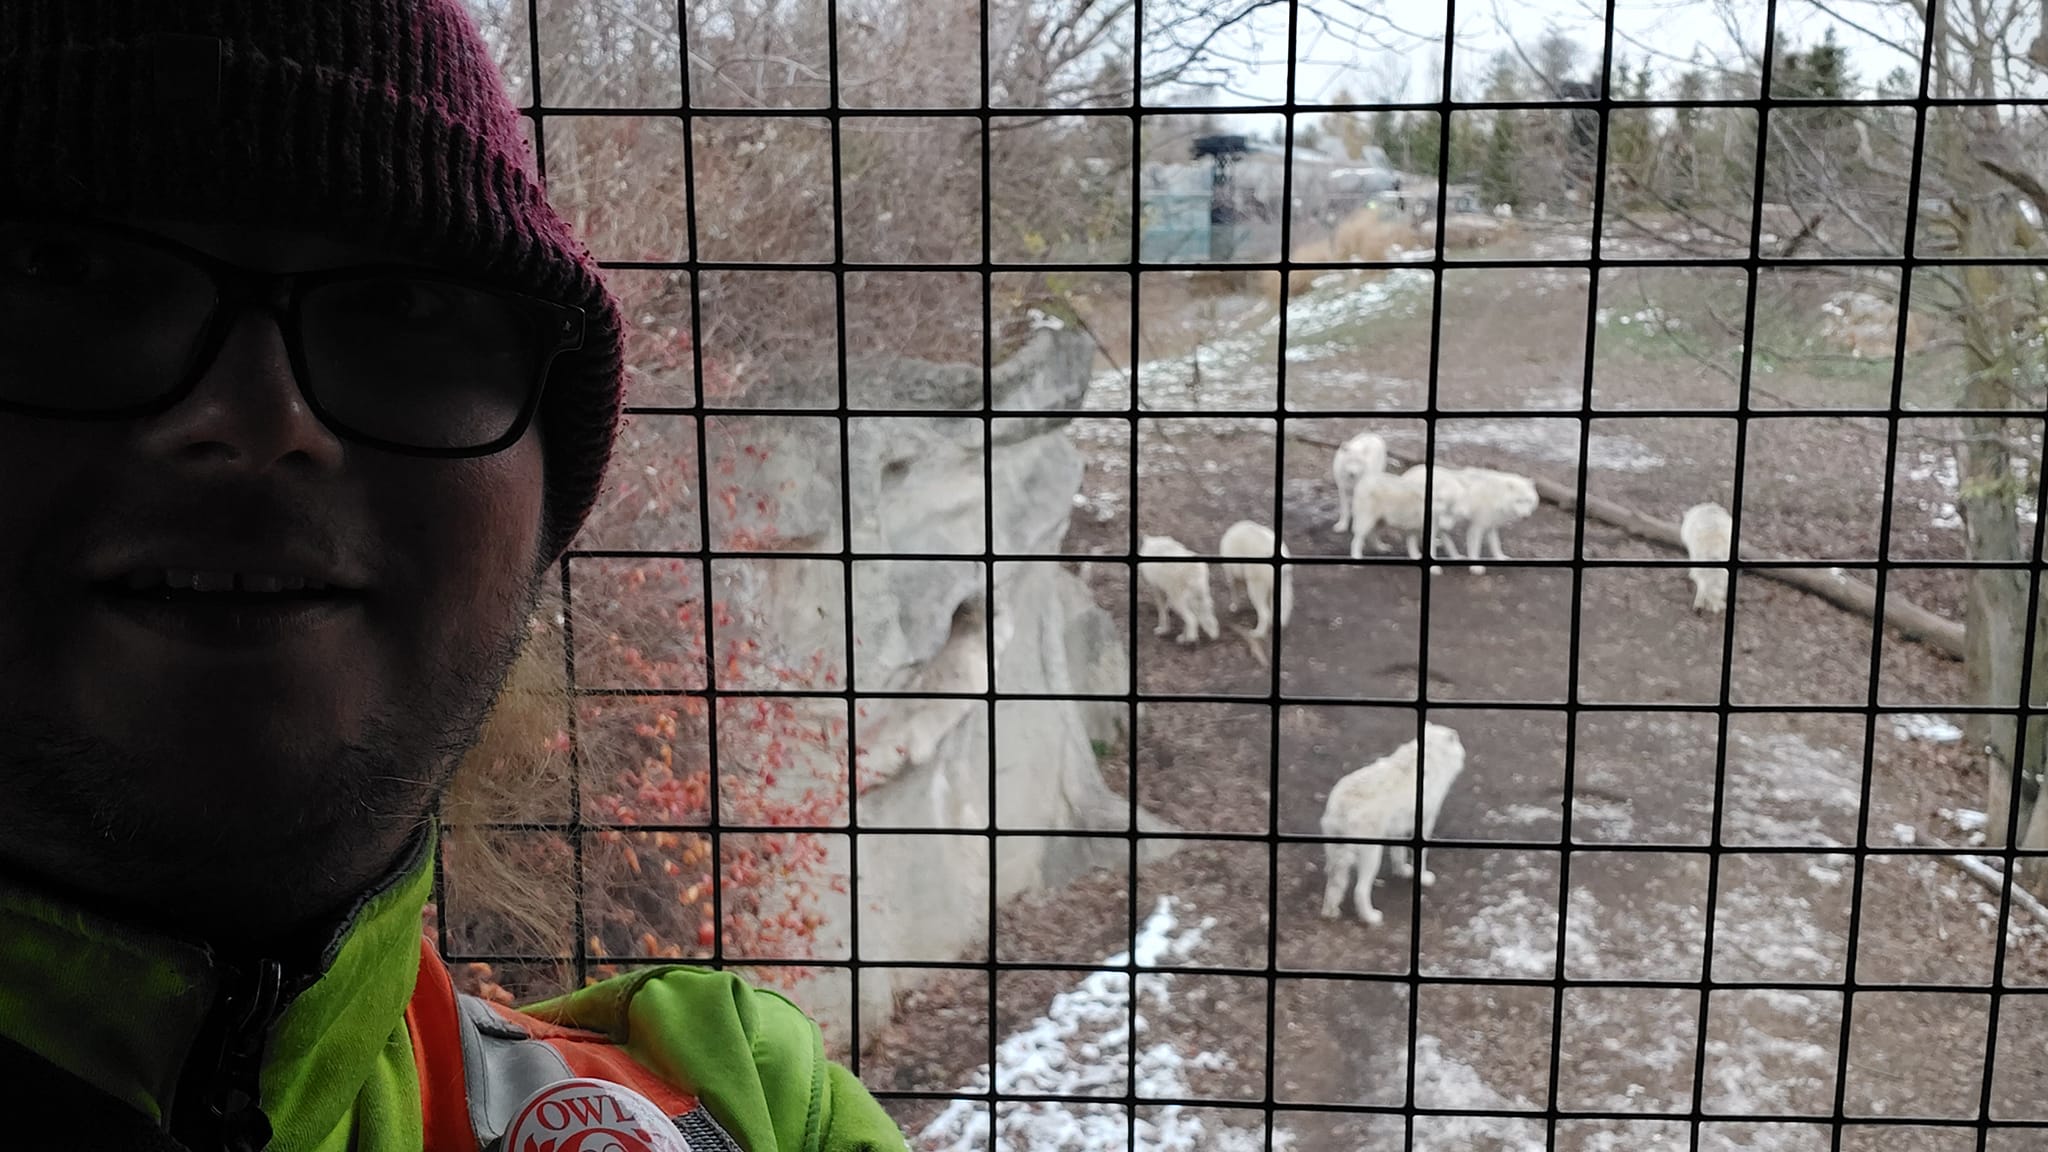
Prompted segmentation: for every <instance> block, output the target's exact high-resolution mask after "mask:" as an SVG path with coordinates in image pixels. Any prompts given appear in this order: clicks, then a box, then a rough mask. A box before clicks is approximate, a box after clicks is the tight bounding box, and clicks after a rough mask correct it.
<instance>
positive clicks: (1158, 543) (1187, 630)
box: [1138, 536, 1223, 644]
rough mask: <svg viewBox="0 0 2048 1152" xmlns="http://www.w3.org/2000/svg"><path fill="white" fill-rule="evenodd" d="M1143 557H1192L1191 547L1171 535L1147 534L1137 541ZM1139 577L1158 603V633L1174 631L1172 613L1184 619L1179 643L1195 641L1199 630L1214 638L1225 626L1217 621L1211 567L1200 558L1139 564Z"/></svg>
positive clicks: (1156, 632)
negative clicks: (1166, 562)
mask: <svg viewBox="0 0 2048 1152" xmlns="http://www.w3.org/2000/svg"><path fill="white" fill-rule="evenodd" d="M1138 554H1139V555H1140V556H1193V555H1194V553H1193V552H1191V551H1189V550H1188V546H1187V545H1185V544H1182V543H1181V542H1180V541H1178V540H1175V539H1174V538H1173V537H1171V536H1146V537H1144V538H1142V539H1141V540H1139V541H1138ZM1138 580H1139V582H1140V583H1142V584H1144V586H1145V589H1146V591H1147V592H1149V593H1151V596H1152V601H1153V603H1155V604H1157V605H1158V606H1159V627H1157V628H1155V629H1153V632H1154V633H1155V634H1156V635H1160V636H1164V635H1166V634H1167V633H1168V632H1171V631H1173V616H1172V615H1171V613H1174V612H1178V613H1179V614H1180V618H1181V631H1180V642H1181V643H1183V644H1193V643H1194V642H1195V641H1197V640H1199V639H1201V636H1200V635H1199V633H1200V632H1206V633H1208V634H1209V639H1211V640H1214V639H1216V637H1217V636H1218V635H1219V634H1221V633H1222V631H1223V629H1222V627H1221V626H1220V625H1218V624H1217V623H1216V601H1215V599H1214V598H1213V597H1212V596H1211V595H1210V593H1209V566H1208V565H1207V564H1204V563H1202V562H1201V561H1199V560H1191V561H1188V562H1186V563H1169V564H1147V563H1142V562H1141V563H1140V564H1139V565H1138Z"/></svg>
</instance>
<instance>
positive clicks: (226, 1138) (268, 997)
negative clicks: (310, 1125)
mask: <svg viewBox="0 0 2048 1152" xmlns="http://www.w3.org/2000/svg"><path fill="white" fill-rule="evenodd" d="M250 975H251V976H252V977H253V984H252V986H251V987H250V988H249V990H248V994H247V997H246V999H243V998H242V997H236V996H231V997H230V998H229V1000H228V1003H227V1004H226V1005H224V1007H226V1008H227V1009H228V1011H229V1013H230V1015H229V1016H228V1022H227V1031H226V1034H225V1036H224V1037H223V1038H222V1044H221V1055H220V1065H219V1069H218V1071H217V1072H216V1073H215V1076H214V1081H213V1089H212V1092H211V1093H210V1094H209V1096H208V1097H207V1100H206V1110H207V1112H208V1113H210V1114H211V1116H212V1118H213V1121H214V1130H215V1131H217V1132H219V1133H220V1140H221V1145H222V1147H224V1148H226V1149H227V1150H228V1152H260V1150H261V1149H262V1148H264V1147H265V1146H266V1145H268V1144H269V1143H270V1134H271V1133H270V1117H268V1116H266V1115H264V1113H263V1107H262V1086H261V1082H260V1081H261V1077H262V1072H263V1042H264V1040H265V1039H266V1038H267V1034H268V1033H269V1031H270V1025H271V1023H272V1022H273V1018H274V1017H275V1016H276V1015H277V1002H278V997H279V995H280V994H281V992H282V990H283V987H284V966H283V965H282V964H279V963H278V962H277V961H275V960H258V961H257V962H256V966H255V971H254V972H252V973H251V974H250Z"/></svg>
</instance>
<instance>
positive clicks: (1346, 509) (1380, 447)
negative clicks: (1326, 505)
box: [1330, 432, 1387, 536]
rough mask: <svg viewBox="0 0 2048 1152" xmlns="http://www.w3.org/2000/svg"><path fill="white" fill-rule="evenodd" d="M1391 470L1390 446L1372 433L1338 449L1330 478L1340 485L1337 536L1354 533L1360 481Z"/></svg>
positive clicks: (1338, 490)
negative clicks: (1354, 498) (1354, 505)
mask: <svg viewBox="0 0 2048 1152" xmlns="http://www.w3.org/2000/svg"><path fill="white" fill-rule="evenodd" d="M1386 470H1387V442H1386V441H1385V440H1383V439H1381V438H1380V437H1378V436H1376V435H1374V434H1372V433H1371V432H1360V433H1359V434H1358V435H1356V436H1353V437H1352V438H1351V439H1349V440H1346V441H1345V442H1344V446H1343V447H1342V448H1339V449H1337V455H1336V456H1335V457H1334V458H1332V459H1331V461H1330V475H1331V476H1332V477H1334V478H1335V479H1336V481H1337V534H1338V535H1339V536H1341V535H1343V534H1344V533H1345V532H1347V531H1349V530H1350V529H1351V502H1352V494H1353V493H1355V492H1356V491H1358V478H1359V477H1361V476H1369V475H1378V474H1379V473H1382V472H1385V471H1386Z"/></svg>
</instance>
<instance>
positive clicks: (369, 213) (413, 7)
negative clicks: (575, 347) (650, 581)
mask: <svg viewBox="0 0 2048 1152" xmlns="http://www.w3.org/2000/svg"><path fill="white" fill-rule="evenodd" d="M35 205H48V206H62V207H65V208H69V209H75V210H85V211H93V212H101V213H106V214H110V215H117V216H119V215H129V216H149V217H168V218H175V219H191V220H204V221H232V222H247V223H249V224H252V225H253V224H262V225H271V226H278V227H285V228H292V229H298V230H306V231H317V232H322V233H326V234H330V235H338V236H341V237H343V238H347V239H352V240H357V241H361V242H365V243H369V244H374V245H380V246H383V247H385V248H388V249H392V250H395V251H398V252H401V253H404V254H407V255H410V256H414V257H416V258H419V259H422V260H425V261H427V262H429V263H432V264H435V265H438V266H441V267H445V268H449V269H453V270H456V271H461V272H464V273H467V274H472V275H476V276H479V277H482V278H483V279H485V280H486V281H489V282H493V283H497V284H499V285H500V286H502V287H504V288H506V289H510V290H515V291H520V292H525V293H528V294H531V295H534V296H539V297H542V298H545V299H549V300H554V301H557V302H559V303H563V304H569V305H574V306H577V307H580V308H582V309H584V311H585V313H586V315H587V323H586V328H585V334H584V344H583V348H582V350H581V351H579V352H572V353H565V354H563V355H562V356H561V357H560V358H558V359H557V360H556V361H555V364H554V368H553V371H552V373H551V374H550V376H549V379H548V383H547V386H546V389H545V391H544V392H543V394H542V405H541V411H540V415H539V423H540V429H541V438H542V443H543V446H544V450H545V455H546V461H547V464H546V467H547V526H546V537H545V539H544V541H543V544H544V547H545V548H546V549H547V551H546V555H547V556H548V557H549V558H551V559H552V558H556V557H559V556H560V555H561V553H562V551H563V550H565V549H566V548H567V547H568V546H569V541H570V540H571V538H573V537H574V536H575V534H576V531H577V529H578V528H579V527H581V525H582V523H583V520H584V518H585V517H586V516H587V515H588V514H589V512H590V508H591V506H592V504H594V503H595V501H596V498H597V488H598V482H599V480H600V478H601V477H602V475H603V472H604V466H605V462H606V460H607V459H608V458H609V456H610V453H611V448H612V441H613V439H614V437H615V436H616V434H617V430H618V421H619V411H620V405H621V403H622V396H623V382H624V380H623V368H622V361H621V356H620V340H621V317H620V315H619V311H618V306H617V303H616V301H615V300H614V299H613V298H612V297H611V295H610V294H609V293H608V292H607V291H606V289H605V286H604V283H603V281H602V280H601V278H600V277H599V274H598V270H597V267H596V264H595V263H594V262H593V260H592V259H591V257H590V255H589V253H588V251H587V250H586V249H585V248H584V247H583V245H582V244H580V243H579V242H578V241H577V240H576V238H575V237H574V236H572V235H571V234H570V231H569V229H568V226H567V225H566V224H564V223H563V221H562V219H561V217H560V216H558V215H557V214H556V213H555V211H554V210H553V208H551V207H550V206H549V204H548V201H547V198H546V196H545V194H544V193H543V192H542V189H541V183H540V179H539V175H538V173H537V172H536V171H535V169H534V164H533V161H532V158H531V152H530V149H529V148H528V145H527V143H526V139H525V136H524V133H523V129H522V125H521V123H520V115H519V113H518V112H517V111H516V110H515V109H514V108H513V106H512V104H511V101H510V100H509V98H508V97H507V96H506V95H505V92H504V89H503V87H502V85H501V82H500V79H499V76H498V73H497V70H496V68H495V67H494V66H493V65H492V63H491V60H490V57H489V55H488V54H487V49H486V47H485V45H484V43H483V40H482V38H481V36H480V35H479V34H478V32H477V29H476V26H475V25H474V24H473V23H472V22H471V20H470V18H469V16H468V14H467V13H466V12H465V11H464V10H463V7H462V4H461V2H460V0H0V209H4V208H6V207H10V206H13V207H22V206H35Z"/></svg>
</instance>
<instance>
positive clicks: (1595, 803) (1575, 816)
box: [1572, 797, 1636, 840]
mask: <svg viewBox="0 0 2048 1152" xmlns="http://www.w3.org/2000/svg"><path fill="white" fill-rule="evenodd" d="M1589 825H1598V827H1597V828H1596V829H1589V827H1588V826H1589ZM1635 830H1636V817H1635V804H1634V803H1633V802H1631V801H1628V800H1621V801H1614V800H1588V799H1586V798H1584V797H1578V798H1575V799H1574V800H1573V801H1572V838H1573V839H1575V840H1585V839H1589V838H1590V839H1597V840H1626V839H1628V838H1629V836H1630V835H1631V834H1633V833H1634V832H1635ZM1588 831H1597V832H1598V835H1597V836H1593V837H1588V836H1587V835H1586V833H1587V832H1588Z"/></svg>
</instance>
